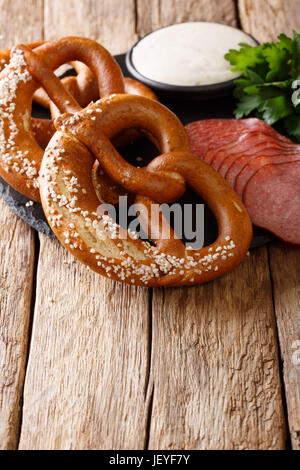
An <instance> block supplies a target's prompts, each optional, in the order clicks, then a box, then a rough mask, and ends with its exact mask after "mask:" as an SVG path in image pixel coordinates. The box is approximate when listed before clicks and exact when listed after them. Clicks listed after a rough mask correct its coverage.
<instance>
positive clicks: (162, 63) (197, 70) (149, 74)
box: [126, 22, 258, 95]
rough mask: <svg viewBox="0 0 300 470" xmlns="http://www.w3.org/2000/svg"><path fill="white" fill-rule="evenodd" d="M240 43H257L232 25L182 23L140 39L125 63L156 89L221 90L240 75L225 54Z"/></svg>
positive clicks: (143, 80)
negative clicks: (233, 69)
mask: <svg viewBox="0 0 300 470" xmlns="http://www.w3.org/2000/svg"><path fill="white" fill-rule="evenodd" d="M240 43H247V44H249V45H250V46H257V44H258V43H257V41H256V40H255V39H254V38H252V37H251V36H249V35H248V34H246V33H244V32H243V31H240V30H239V29H236V28H232V27H230V26H225V25H222V24H217V23H204V22H191V23H180V24H175V25H172V26H167V27H166V28H162V29H159V30H157V31H154V32H152V33H150V34H148V35H147V36H145V37H144V38H143V39H141V40H140V41H138V43H137V44H135V45H134V46H133V47H132V49H131V50H130V51H129V53H128V54H127V58H126V59H127V60H126V65H127V67H128V69H129V71H130V72H131V74H132V75H134V76H135V78H137V79H138V80H140V81H142V82H144V83H146V84H147V85H150V86H152V88H155V89H156V90H161V91H169V92H176V91H178V92H180V89H181V91H186V92H188V91H190V92H191V93H192V94H195V93H197V92H198V93H200V95H205V94H207V93H208V95H211V93H210V92H211V91H213V90H215V92H220V91H221V90H222V89H223V88H225V89H228V88H230V86H231V87H232V86H233V80H234V79H235V78H237V77H238V76H240V75H241V73H240V72H232V71H231V70H230V64H229V63H228V62H227V61H226V60H225V58H224V55H225V54H226V53H227V52H228V51H229V49H239V44H240ZM222 84H225V87H224V86H222ZM220 85H221V86H220ZM209 87H210V88H209Z"/></svg>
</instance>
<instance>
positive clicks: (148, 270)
mask: <svg viewBox="0 0 300 470" xmlns="http://www.w3.org/2000/svg"><path fill="white" fill-rule="evenodd" d="M55 127H56V129H57V132H56V134H55V135H54V136H53V138H52V139H51V141H50V143H49V145H48V147H47V149H46V151H45V155H44V158H43V161H42V166H41V172H40V192H41V200H42V205H43V209H44V212H45V214H46V217H47V219H48V222H49V224H50V226H51V228H52V230H53V231H54V232H55V234H56V236H57V238H58V239H59V240H60V241H61V243H62V244H63V245H64V246H65V247H66V248H67V249H68V250H69V251H70V252H71V253H72V254H73V255H74V256H75V257H76V258H77V259H79V260H80V261H81V262H83V263H84V264H86V265H88V266H89V267H90V268H91V269H93V270H94V271H96V272H98V273H99V274H102V275H104V276H107V277H110V278H111V279H114V280H117V281H121V282H127V283H130V284H133V285H140V286H174V285H176V286H179V285H194V284H199V283H202V282H207V281H210V280H212V279H215V278H217V277H219V276H221V275H222V274H224V273H225V272H227V271H229V270H231V269H233V268H234V267H235V266H237V265H238V264H239V263H240V262H241V260H242V259H243V258H244V256H245V254H246V253H247V250H248V248H249V244H250V241H251V238H252V225H251V222H250V219H249V216H248V213H247V211H246V209H245V208H244V206H243V204H242V202H241V201H240V199H239V197H238V196H237V194H236V193H235V192H234V191H233V190H232V189H231V187H230V186H229V185H228V184H227V183H226V181H225V180H224V179H223V178H222V177H221V176H220V175H219V174H218V173H217V172H216V171H215V170H214V169H212V168H211V167H209V166H208V165H207V164H206V163H204V162H203V161H202V160H201V159H198V158H197V157H195V156H194V155H193V154H191V151H190V145H189V140H188V136H187V134H186V132H185V129H184V127H183V125H182V124H181V123H180V121H179V120H178V118H177V117H176V116H175V115H174V114H173V113H172V112H171V111H169V110H168V109H167V108H166V107H164V106H163V105H161V104H159V103H157V102H155V101H153V100H149V99H147V98H143V97H138V96H133V95H132V96H131V95H122V94H121V95H120V94H119V95H113V96H110V97H106V98H103V99H101V100H100V101H98V102H96V103H93V104H91V105H90V106H88V107H87V108H86V109H84V110H82V111H80V112H78V113H76V114H74V115H71V114H68V113H67V114H64V115H62V116H60V117H58V118H57V119H56V120H55ZM128 128H135V129H139V130H141V131H143V132H144V133H145V135H147V136H149V137H150V138H151V139H152V140H153V141H154V142H156V143H157V144H158V147H159V151H160V152H162V154H161V155H160V156H158V157H156V158H155V159H154V160H153V161H152V162H151V163H150V164H149V165H148V166H147V167H146V168H135V167H133V166H132V165H130V164H129V163H127V162H126V161H125V160H124V159H123V158H122V157H121V155H120V154H119V153H118V152H117V150H116V149H115V147H114V146H113V145H112V143H111V139H112V138H113V137H114V136H115V135H117V134H118V133H120V132H121V131H123V130H126V129H128ZM95 157H97V159H98V160H99V163H100V165H101V167H102V168H103V169H104V171H105V172H106V173H107V174H108V175H109V176H110V177H111V178H112V179H113V181H115V182H116V183H117V184H119V185H121V186H122V187H123V188H125V189H126V190H127V191H130V192H136V193H137V196H136V203H138V204H141V203H143V207H144V209H142V210H141V211H140V213H141V219H142V223H143V224H144V223H145V221H146V222H147V220H148V217H147V210H146V209H147V208H149V207H152V206H153V204H154V203H162V202H172V201H175V200H177V199H178V198H179V197H180V196H181V195H182V194H183V193H184V191H185V184H186V183H188V184H189V185H190V186H191V187H192V188H193V189H194V190H195V191H196V192H197V193H198V194H200V195H201V196H202V197H203V198H204V199H205V200H206V202H207V203H208V205H209V206H210V207H211V209H212V210H213V211H214V213H215V215H216V218H217V222H218V226H219V235H218V238H217V240H216V241H215V242H214V243H213V244H211V245H210V246H207V247H204V248H202V249H199V250H189V249H186V248H185V246H184V244H183V243H182V242H181V241H180V240H179V239H178V238H177V237H176V235H175V234H174V233H173V232H172V231H170V234H171V237H170V239H164V238H163V235H164V233H165V229H166V221H165V220H164V218H163V216H162V215H160V219H159V221H158V222H157V223H156V225H155V224H154V226H152V227H151V228H152V229H153V231H152V233H153V235H152V240H153V241H154V242H155V247H154V246H152V245H151V244H150V243H149V242H145V241H142V240H140V239H138V238H137V237H136V235H135V234H132V233H131V232H126V231H125V230H124V229H122V228H121V227H120V226H119V225H117V224H116V223H115V222H114V221H113V220H112V219H111V218H110V217H109V216H108V215H107V214H106V213H105V212H103V211H100V212H99V208H98V205H99V200H98V197H97V195H96V193H95V190H94V188H93V184H92V181H91V168H92V166H93V163H94V159H95ZM97 208H98V210H97ZM139 210H140V208H139ZM152 222H153V221H151V223H152ZM124 232H125V236H126V237H124Z"/></svg>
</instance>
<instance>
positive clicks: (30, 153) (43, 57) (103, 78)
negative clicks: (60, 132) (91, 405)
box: [0, 37, 124, 201]
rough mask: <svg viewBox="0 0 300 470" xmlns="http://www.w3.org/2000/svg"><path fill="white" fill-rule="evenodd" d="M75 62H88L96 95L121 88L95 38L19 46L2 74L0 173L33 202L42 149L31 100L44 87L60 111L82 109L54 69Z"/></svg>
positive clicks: (114, 65) (114, 68) (112, 65)
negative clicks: (33, 125) (33, 122)
mask: <svg viewBox="0 0 300 470" xmlns="http://www.w3.org/2000/svg"><path fill="white" fill-rule="evenodd" d="M73 60H79V61H80V62H84V63H86V65H87V66H88V67H89V68H90V69H91V70H92V72H93V73H94V75H95V76H96V77H97V79H98V84H99V93H100V96H106V95H109V94H111V93H113V92H117V93H118V92H121V93H122V92H124V81H123V75H122V72H121V69H120V68H119V66H118V64H117V63H116V61H115V60H114V58H113V57H112V56H111V55H110V54H109V52H108V51H107V50H106V49H104V48H103V47H102V46H100V45H99V44H97V43H96V42H94V41H91V40H89V39H84V38H75V37H67V38H62V39H60V40H57V41H50V42H47V43H45V44H43V45H41V46H39V47H38V48H36V49H34V51H32V50H31V49H30V48H28V47H26V46H17V47H16V48H15V49H13V50H12V52H11V60H10V63H9V64H8V65H7V67H6V68H5V69H4V70H3V71H2V72H1V74H0V103H1V106H0V121H1V125H0V153H1V160H0V174H1V176H2V177H3V178H4V179H5V180H6V181H7V182H8V183H9V184H10V185H11V186H13V187H14V188H15V189H16V190H17V191H19V192H21V193H22V194H25V195H26V196H27V197H29V198H31V199H34V200H36V201H39V200H40V196H39V191H38V180H37V176H38V171H39V167H40V163H41V160H42V157H43V153H44V152H43V149H42V148H41V147H40V146H39V145H38V143H37V141H36V139H35V138H34V136H33V135H32V133H31V132H30V111H31V101H32V96H33V93H34V92H35V90H36V89H37V88H38V87H39V86H40V85H42V86H43V87H44V88H45V89H46V91H47V93H48V95H49V96H50V98H51V100H52V101H53V102H54V103H55V104H56V105H57V106H58V108H59V110H60V111H61V112H68V111H69V112H75V111H78V110H80V109H81V108H80V106H79V104H78V103H77V102H76V100H75V99H74V98H73V97H72V96H71V95H70V93H69V92H68V91H67V90H66V89H65V88H64V86H63V85H62V84H61V82H60V80H59V78H57V77H55V76H54V74H53V72H52V70H55V69H57V68H58V67H59V66H60V65H62V64H64V63H68V62H70V61H73Z"/></svg>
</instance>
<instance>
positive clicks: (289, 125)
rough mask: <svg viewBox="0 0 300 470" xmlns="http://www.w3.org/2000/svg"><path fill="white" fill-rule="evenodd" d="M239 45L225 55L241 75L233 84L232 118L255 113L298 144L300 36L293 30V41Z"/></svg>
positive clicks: (283, 35) (284, 39)
mask: <svg viewBox="0 0 300 470" xmlns="http://www.w3.org/2000/svg"><path fill="white" fill-rule="evenodd" d="M240 46H241V48H240V50H235V49H230V51H229V52H228V53H227V54H226V55H225V59H226V60H228V62H230V64H231V65H232V66H233V67H232V70H233V71H241V72H242V73H243V75H242V76H241V78H238V79H237V80H235V82H234V83H235V90H234V96H235V98H236V99H237V100H238V104H237V107H236V109H235V117H236V118H238V119H239V118H241V117H243V116H249V115H250V114H255V116H256V117H258V118H260V119H263V120H264V121H266V122H267V123H268V124H270V125H271V126H272V125H274V124H277V123H278V124H279V125H281V124H283V126H284V128H285V129H286V131H287V133H288V134H289V135H290V136H292V137H294V138H295V139H296V140H298V141H300V34H298V33H296V31H294V35H293V38H289V37H287V36H286V35H285V34H280V35H279V36H278V41H277V42H266V43H264V44H261V45H259V46H256V47H252V46H250V45H249V44H245V43H241V44H240ZM296 80H299V82H296Z"/></svg>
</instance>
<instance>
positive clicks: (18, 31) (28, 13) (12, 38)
mask: <svg viewBox="0 0 300 470" xmlns="http://www.w3.org/2000/svg"><path fill="white" fill-rule="evenodd" d="M0 12H1V13H0V25H1V30H0V47H1V49H2V48H3V49H7V48H8V47H12V46H15V45H16V44H18V43H22V42H33V41H40V40H41V39H43V29H44V28H43V17H44V12H43V0H30V1H26V2H24V0H13V1H11V0H0Z"/></svg>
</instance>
